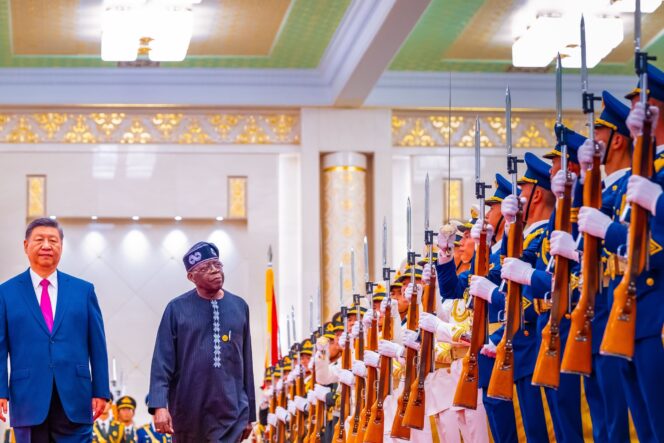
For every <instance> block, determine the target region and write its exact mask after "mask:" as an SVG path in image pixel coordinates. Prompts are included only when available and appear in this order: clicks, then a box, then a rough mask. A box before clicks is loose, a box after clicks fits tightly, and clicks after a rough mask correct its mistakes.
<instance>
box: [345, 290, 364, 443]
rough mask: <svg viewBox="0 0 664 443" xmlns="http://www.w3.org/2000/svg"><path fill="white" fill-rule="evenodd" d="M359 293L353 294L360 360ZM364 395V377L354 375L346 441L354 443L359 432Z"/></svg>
mask: <svg viewBox="0 0 664 443" xmlns="http://www.w3.org/2000/svg"><path fill="white" fill-rule="evenodd" d="M360 298H361V296H360V294H353V299H354V304H355V308H356V309H357V320H356V321H358V322H359V325H360V330H359V334H358V336H357V338H356V339H355V359H356V360H362V359H363V358H364V330H363V328H362V311H361V309H360ZM364 395H365V386H364V378H363V377H360V376H355V410H354V412H353V418H352V420H351V431H350V433H349V434H348V437H347V438H346V442H347V443H354V442H355V441H356V440H357V435H358V434H359V432H360V424H361V423H362V409H363V408H364V400H365V398H364Z"/></svg>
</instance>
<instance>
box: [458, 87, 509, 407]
mask: <svg viewBox="0 0 664 443" xmlns="http://www.w3.org/2000/svg"><path fill="white" fill-rule="evenodd" d="M505 100H506V107H510V106H511V102H510V90H509V88H507V92H506V98H505ZM507 120H508V126H507V131H508V132H507V137H508V138H509V139H510V140H511V137H512V134H511V131H512V127H511V125H509V119H507ZM487 188H490V186H487V185H485V184H484V182H483V181H481V179H480V121H479V119H477V121H476V123H475V197H476V198H477V199H478V200H479V202H480V220H482V222H483V223H482V230H481V231H480V241H479V243H478V244H477V250H476V251H475V275H479V276H482V277H486V275H487V274H488V273H489V254H490V249H489V247H488V245H487V228H486V227H487V224H486V214H485V207H484V198H485V191H486V189H487ZM487 333H488V327H487V303H486V300H484V299H481V298H479V297H475V298H473V329H472V333H471V334H472V335H471V339H470V349H469V350H468V353H467V354H466V355H465V356H464V357H463V361H462V369H461V376H460V377H459V382H458V384H457V388H456V391H455V393H454V401H453V403H452V404H453V405H454V406H459V407H464V408H468V409H477V390H478V388H479V386H478V384H479V368H478V366H477V365H478V363H477V362H478V357H479V353H480V351H481V350H482V346H484V344H485V343H486V342H487V339H488V336H487Z"/></svg>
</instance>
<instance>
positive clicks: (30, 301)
mask: <svg viewBox="0 0 664 443" xmlns="http://www.w3.org/2000/svg"><path fill="white" fill-rule="evenodd" d="M21 282H22V283H23V291H21V295H22V296H23V301H25V303H26V304H27V305H28V310H29V311H30V312H32V315H34V317H35V320H37V323H39V326H41V328H42V329H43V330H44V332H46V333H47V334H48V333H49V332H48V328H47V327H46V321H44V315H43V314H42V312H41V309H40V307H39V303H37V296H36V294H35V288H34V287H33V286H32V278H30V269H28V270H27V271H25V272H24V273H23V274H22V275H21Z"/></svg>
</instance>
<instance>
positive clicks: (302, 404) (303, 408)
mask: <svg viewBox="0 0 664 443" xmlns="http://www.w3.org/2000/svg"><path fill="white" fill-rule="evenodd" d="M309 394H311V395H312V396H313V394H314V393H313V392H309V393H307V397H309ZM315 399H316V397H315V396H314V401H315ZM293 402H294V403H295V408H296V409H297V410H298V411H300V412H307V405H308V404H309V403H308V400H307V399H306V398H304V397H300V396H299V395H296V396H295V400H293Z"/></svg>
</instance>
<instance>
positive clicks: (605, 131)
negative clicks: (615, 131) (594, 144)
mask: <svg viewBox="0 0 664 443" xmlns="http://www.w3.org/2000/svg"><path fill="white" fill-rule="evenodd" d="M610 137H611V129H609V128H607V127H605V126H600V127H599V128H595V141H598V142H602V143H604V144H605V145H606V144H607V143H608V142H609V138H610Z"/></svg>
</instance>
